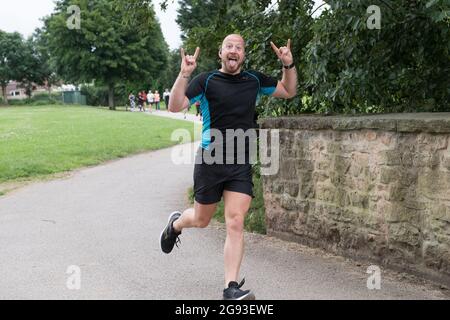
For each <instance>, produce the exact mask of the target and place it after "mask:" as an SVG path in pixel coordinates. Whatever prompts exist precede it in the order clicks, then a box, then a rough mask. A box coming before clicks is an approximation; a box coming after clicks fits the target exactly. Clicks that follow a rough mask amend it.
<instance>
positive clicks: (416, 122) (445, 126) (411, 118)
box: [258, 112, 450, 133]
mask: <svg viewBox="0 0 450 320" xmlns="http://www.w3.org/2000/svg"><path fill="white" fill-rule="evenodd" d="M258 123H259V124H260V125H261V129H298V130H339V131H343V130H361V129H372V130H385V131H395V132H427V133H450V112H435V113H431V112H420V113H389V114H375V115H356V116H349V115H337V116H321V115H300V116H290V117H279V118H265V119H261V120H259V121H258Z"/></svg>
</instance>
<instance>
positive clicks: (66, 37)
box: [46, 0, 168, 109]
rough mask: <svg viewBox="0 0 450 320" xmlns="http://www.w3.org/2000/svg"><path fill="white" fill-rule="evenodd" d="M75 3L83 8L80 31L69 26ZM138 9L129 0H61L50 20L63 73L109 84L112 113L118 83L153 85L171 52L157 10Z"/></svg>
mask: <svg viewBox="0 0 450 320" xmlns="http://www.w3.org/2000/svg"><path fill="white" fill-rule="evenodd" d="M71 5H77V6H79V8H80V9H81V23H80V28H79V29H70V28H68V27H67V20H68V18H69V16H70V15H69V14H67V9H68V7H69V6H71ZM133 8H134V7H133V2H130V3H128V2H127V1H124V0H111V1H110V0H95V1H88V0H59V1H58V2H57V3H56V10H55V12H54V13H53V14H52V15H51V16H50V17H49V18H48V19H47V21H46V32H47V34H48V35H47V37H48V41H49V48H50V52H51V55H52V57H53V58H54V61H55V66H56V70H57V73H58V74H59V75H60V76H61V77H62V78H64V79H65V80H67V81H70V82H73V83H83V82H87V83H90V82H92V81H95V83H96V84H98V85H106V86H107V87H108V92H109V94H108V96H109V98H108V104H109V107H110V109H115V102H114V89H115V86H116V85H117V84H125V83H133V82H140V83H143V82H146V83H151V81H152V80H153V79H155V78H157V77H158V75H159V74H160V73H161V72H162V71H163V70H164V69H165V67H166V62H167V52H168V48H167V44H166V43H165V41H164V37H163V35H162V32H161V29H160V26H159V24H158V22H157V21H156V19H154V16H155V13H154V10H153V6H152V5H151V4H147V5H145V6H142V7H139V10H137V11H136V12H134V11H133Z"/></svg>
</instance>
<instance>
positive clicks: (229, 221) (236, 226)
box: [223, 190, 252, 288]
mask: <svg viewBox="0 0 450 320" xmlns="http://www.w3.org/2000/svg"><path fill="white" fill-rule="evenodd" d="M223 198H224V203H225V223H226V227H227V237H226V240H225V247H224V262H225V288H227V287H228V284H229V282H230V281H236V282H238V277H239V270H240V267H241V262H242V257H243V255H244V219H245V216H246V214H247V212H248V209H249V208H250V204H251V201H252V197H250V196H249V195H246V194H243V193H238V192H232V191H228V190H225V191H224V193H223Z"/></svg>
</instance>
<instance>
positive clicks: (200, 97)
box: [189, 93, 203, 105]
mask: <svg viewBox="0 0 450 320" xmlns="http://www.w3.org/2000/svg"><path fill="white" fill-rule="evenodd" d="M202 96H203V93H201V94H199V95H198V96H196V97H193V98H192V99H190V100H189V103H190V104H191V105H192V104H194V103H196V102H197V101H200V100H201V99H202Z"/></svg>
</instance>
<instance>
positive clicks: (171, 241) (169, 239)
mask: <svg viewBox="0 0 450 320" xmlns="http://www.w3.org/2000/svg"><path fill="white" fill-rule="evenodd" d="M180 216H181V212H179V211H175V212H173V213H172V214H171V215H170V216H169V221H168V223H167V226H166V227H165V228H164V230H163V231H162V232H161V250H162V251H163V252H164V253H170V252H171V251H172V249H173V246H174V245H177V247H178V243H180V242H181V241H180V239H179V238H178V236H179V235H180V234H181V232H176V231H175V230H174V228H173V223H174V221H175V220H177V219H178V218H179V217H180Z"/></svg>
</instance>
